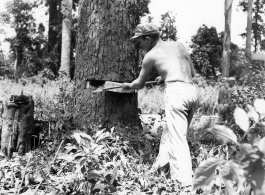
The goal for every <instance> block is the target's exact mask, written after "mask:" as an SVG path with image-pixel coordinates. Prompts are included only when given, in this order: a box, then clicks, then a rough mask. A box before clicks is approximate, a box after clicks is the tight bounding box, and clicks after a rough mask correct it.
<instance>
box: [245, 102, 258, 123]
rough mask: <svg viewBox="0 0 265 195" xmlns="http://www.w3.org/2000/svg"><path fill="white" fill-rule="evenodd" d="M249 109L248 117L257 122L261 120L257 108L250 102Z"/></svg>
mask: <svg viewBox="0 0 265 195" xmlns="http://www.w3.org/2000/svg"><path fill="white" fill-rule="evenodd" d="M247 109H248V111H247V115H248V118H250V119H252V120H254V121H255V122H256V123H257V122H259V114H258V113H257V112H256V110H255V108H254V107H253V106H251V105H249V104H248V105H247Z"/></svg>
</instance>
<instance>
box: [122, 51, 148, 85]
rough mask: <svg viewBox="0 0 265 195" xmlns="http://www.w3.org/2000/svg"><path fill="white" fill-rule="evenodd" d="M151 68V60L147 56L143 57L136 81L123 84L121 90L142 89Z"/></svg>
mask: <svg viewBox="0 0 265 195" xmlns="http://www.w3.org/2000/svg"><path fill="white" fill-rule="evenodd" d="M152 67H153V60H152V59H151V57H149V56H148V54H147V55H146V56H145V57H144V60H143V65H142V69H141V71H140V74H139V76H138V78H137V79H135V80H134V81H133V82H131V83H123V89H126V90H127V89H142V88H143V87H144V85H145V81H146V80H147V79H148V77H149V74H150V72H151V70H152Z"/></svg>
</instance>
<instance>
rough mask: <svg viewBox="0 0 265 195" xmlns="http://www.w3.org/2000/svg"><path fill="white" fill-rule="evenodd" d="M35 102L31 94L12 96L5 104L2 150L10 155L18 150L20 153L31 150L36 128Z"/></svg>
mask: <svg viewBox="0 0 265 195" xmlns="http://www.w3.org/2000/svg"><path fill="white" fill-rule="evenodd" d="M33 113H34V103H33V100H32V97H31V96H29V97H28V96H23V95H21V96H11V101H8V102H6V103H5V104H4V112H3V123H2V135H1V150H2V152H3V153H4V154H5V155H6V156H7V157H8V158H11V157H12V153H13V152H14V151H17V152H18V154H19V155H23V153H25V152H28V151H30V150H31V145H32V144H31V135H32V134H33V130H34V116H33Z"/></svg>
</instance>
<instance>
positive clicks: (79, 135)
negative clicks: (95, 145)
mask: <svg viewBox="0 0 265 195" xmlns="http://www.w3.org/2000/svg"><path fill="white" fill-rule="evenodd" d="M72 136H73V137H74V138H75V140H76V142H77V143H78V144H79V145H81V144H83V143H84V144H86V145H87V146H90V145H91V143H92V138H91V136H90V135H87V134H86V133H84V132H80V131H75V132H74V133H73V135H72Z"/></svg>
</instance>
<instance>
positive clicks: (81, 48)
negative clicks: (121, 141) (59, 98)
mask: <svg viewBox="0 0 265 195" xmlns="http://www.w3.org/2000/svg"><path fill="white" fill-rule="evenodd" d="M140 7H141V2H140V1H138V0H127V1H106V0H95V1H89V0H84V1H83V2H82V3H81V5H80V10H79V11H80V13H79V16H80V18H79V29H78V33H79V34H78V41H77V55H76V68H75V80H76V86H77V92H76V113H75V119H76V121H77V122H78V124H80V125H82V126H84V125H85V126H91V125H92V124H100V125H103V124H104V123H106V122H107V123H110V124H114V123H122V124H126V125H137V126H138V125H139V124H140V121H139V117H138V112H137V93H128V94H121V93H115V92H101V93H97V94H93V93H92V91H94V90H95V89H96V87H98V86H99V85H102V84H103V83H104V81H115V82H125V81H132V80H134V79H135V78H136V77H137V67H138V60H139V46H138V45H137V44H136V43H134V42H132V41H129V39H130V37H131V36H132V35H133V31H134V29H135V27H136V25H137V24H138V23H139V22H140V14H142V13H140V10H139V8H140ZM88 80H89V81H91V85H90V86H89V89H84V88H85V85H86V81H88Z"/></svg>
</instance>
